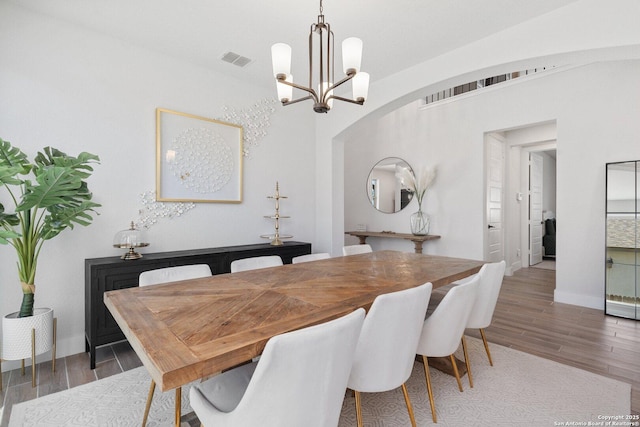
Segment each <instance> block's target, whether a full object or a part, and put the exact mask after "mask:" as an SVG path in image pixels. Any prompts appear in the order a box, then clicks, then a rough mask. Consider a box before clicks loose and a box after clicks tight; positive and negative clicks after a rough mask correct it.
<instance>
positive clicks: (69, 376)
mask: <svg viewBox="0 0 640 427" xmlns="http://www.w3.org/2000/svg"><path fill="white" fill-rule="evenodd" d="M554 288H555V271H553V270H544V269H539V268H528V269H522V270H519V271H518V272H516V274H515V275H513V276H511V277H505V279H504V282H503V285H502V290H501V292H500V297H499V299H498V304H497V306H496V311H495V314H494V319H493V324H492V325H491V326H490V327H489V328H487V330H486V333H487V338H488V340H489V341H490V342H493V343H496V344H500V345H504V346H506V347H510V348H513V349H515V350H520V351H524V352H526V353H530V354H534V355H536V356H540V357H544V358H546V359H551V360H554V361H556V362H559V363H564V364H566V365H571V366H575V367H577V368H580V369H584V370H587V371H591V372H594V373H596V374H600V375H603V376H606V377H610V378H614V379H617V380H620V381H624V382H627V383H630V384H631V387H632V390H631V412H632V413H633V414H640V322H637V321H633V320H628V319H621V318H617V317H611V316H605V315H604V314H603V312H602V311H600V310H594V309H589V308H584V307H577V306H572V305H567V304H560V303H554V302H553V290H554ZM446 290H447V288H441V289H438V290H435V291H434V295H433V297H432V301H433V302H437V301H438V300H439V299H440V298H441V297H442V295H444V293H445V292H446ZM467 333H468V334H469V335H470V336H475V337H478V338H479V336H480V334H479V333H477V332H476V331H468V332H467ZM96 360H97V363H96V369H95V370H93V371H92V370H90V369H89V355H88V354H87V353H81V354H76V355H73V356H67V357H64V358H60V359H58V360H57V361H56V365H57V366H56V373H55V374H52V373H51V362H44V363H41V364H39V365H38V366H37V376H38V380H39V381H38V382H39V385H38V386H37V387H36V388H32V387H31V370H30V369H27V370H26V374H25V376H21V375H20V370H14V371H9V372H4V373H3V374H2V375H3V386H4V388H3V391H2V392H0V398H2V399H3V400H4V402H5V408H4V416H3V419H2V422H1V423H0V426H1V427H6V426H8V424H9V417H10V414H11V407H12V405H13V404H15V403H19V402H24V401H27V400H30V399H34V398H36V397H40V396H44V395H47V394H50V393H55V392H57V391H61V390H65V389H67V388H71V387H75V386H77V385H81V384H85V383H88V382H92V381H96V380H99V379H101V378H106V377H108V376H111V375H114V374H117V373H120V372H123V371H127V370H129V369H133V368H136V367H138V366H141V363H140V360H139V359H138V357H137V356H136V354H135V353H134V351H133V350H132V349H131V347H130V346H129V344H128V343H126V342H121V343H117V344H114V345H111V346H105V347H102V348H100V349H98V352H97V354H96ZM523 368H526V367H523ZM142 410H143V408H141V411H142Z"/></svg>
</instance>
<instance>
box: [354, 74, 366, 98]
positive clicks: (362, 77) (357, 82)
mask: <svg viewBox="0 0 640 427" xmlns="http://www.w3.org/2000/svg"><path fill="white" fill-rule="evenodd" d="M351 87H352V89H353V99H355V100H356V101H359V100H360V99H362V101H366V100H367V96H368V95H369V73H365V72H360V73H358V74H356V75H355V76H354V77H353V79H352V80H351Z"/></svg>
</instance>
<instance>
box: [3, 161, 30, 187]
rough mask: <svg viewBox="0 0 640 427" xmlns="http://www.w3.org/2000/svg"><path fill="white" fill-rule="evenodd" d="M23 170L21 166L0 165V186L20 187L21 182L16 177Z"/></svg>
mask: <svg viewBox="0 0 640 427" xmlns="http://www.w3.org/2000/svg"><path fill="white" fill-rule="evenodd" d="M23 170H24V168H23V167H21V166H4V165H0V184H3V185H21V184H22V183H23V181H22V180H21V179H20V178H18V177H17V175H18V174H21V173H22V171H23Z"/></svg>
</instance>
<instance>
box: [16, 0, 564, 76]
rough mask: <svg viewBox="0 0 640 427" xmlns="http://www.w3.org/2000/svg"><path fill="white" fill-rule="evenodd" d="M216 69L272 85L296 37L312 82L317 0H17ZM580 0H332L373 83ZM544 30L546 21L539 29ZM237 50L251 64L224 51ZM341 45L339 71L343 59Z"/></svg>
mask: <svg viewBox="0 0 640 427" xmlns="http://www.w3.org/2000/svg"><path fill="white" fill-rule="evenodd" d="M12 1H13V2H14V3H15V4H17V5H20V6H23V7H26V8H28V9H31V10H33V11H36V12H40V13H43V14H46V15H50V16H53V17H56V18H59V19H61V20H64V21H67V22H70V23H73V24H77V25H80V26H83V27H87V28H90V29H91V30H93V31H96V32H99V33H102V34H105V35H109V36H112V37H115V38H117V39H120V40H122V41H124V42H125V43H131V44H133V45H137V46H140V47H143V48H146V49H150V50H153V51H156V52H160V53H163V54H166V55H170V56H173V57H175V58H179V59H181V60H184V61H188V62H191V63H194V64H197V65H199V66H202V67H205V68H207V69H210V70H212V71H214V72H216V73H222V74H226V75H231V76H235V77H236V78H238V79H241V80H250V81H252V82H254V83H257V84H259V85H263V86H271V87H273V86H274V85H273V83H274V79H273V75H272V71H271V56H270V55H271V52H270V48H271V45H272V44H273V43H276V42H284V43H287V44H289V45H291V46H292V49H293V64H292V73H293V75H294V78H295V81H306V79H307V77H306V76H307V73H308V65H307V64H308V57H307V44H308V32H309V27H310V25H311V24H312V23H314V22H316V20H317V15H318V14H319V2H318V1H317V0H313V1H312V0H296V1H294V0H289V1H285V0H273V1H271V2H263V1H256V0H233V1H224V2H222V1H214V0H135V1H131V0H109V1H98V0H12ZM574 1H576V0H536V1H531V0H482V1H474V0H467V1H463V0H447V1H442V0H437V1H436V0H394V1H386V2H383V1H380V0H340V1H339V0H326V1H324V15H325V21H326V22H328V23H330V24H331V28H332V30H333V32H334V34H335V41H336V49H337V50H338V51H339V46H340V45H339V44H340V43H341V42H342V40H343V39H345V38H347V37H351V36H356V37H360V38H361V39H362V40H363V42H364V53H363V60H362V70H363V71H367V72H369V74H370V75H371V81H372V83H373V82H375V80H376V79H381V78H383V77H386V76H389V75H391V74H393V73H395V72H398V71H400V70H402V69H405V68H408V67H411V66H412V65H416V64H418V63H421V62H424V61H426V60H429V59H430V58H434V57H436V56H439V55H441V54H443V53H445V52H448V51H451V50H453V49H456V48H458V47H461V46H464V45H465V44H468V43H470V42H472V41H474V40H477V39H481V38H484V37H486V36H488V35H491V34H494V33H496V32H499V31H501V30H504V29H506V28H509V27H511V26H514V25H517V24H519V23H521V22H524V21H527V20H530V19H532V18H535V17H536V16H539V15H542V14H545V13H548V12H550V11H552V10H554V9H557V8H560V7H563V6H565V5H567V4H569V3H572V2H574ZM541 31H543V29H541ZM228 51H232V52H235V53H238V54H240V55H242V56H245V57H248V58H250V59H251V60H252V62H251V63H250V64H249V65H247V66H246V67H244V68H239V67H237V66H235V65H232V64H229V63H226V62H223V61H222V60H221V59H220V58H221V57H222V55H223V54H224V53H225V52H228ZM338 57H339V55H338V54H336V73H338V71H339V70H341V66H340V65H341V59H339V58H338Z"/></svg>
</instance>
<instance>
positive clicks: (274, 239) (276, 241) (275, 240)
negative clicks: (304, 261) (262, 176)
mask: <svg viewBox="0 0 640 427" xmlns="http://www.w3.org/2000/svg"><path fill="white" fill-rule="evenodd" d="M267 198H268V199H275V201H276V213H275V214H274V215H265V218H269V219H274V220H275V229H276V231H275V233H274V234H263V235H261V236H260V237H262V238H264V239H271V244H272V245H273V246H281V245H282V244H283V243H282V240H281V239H291V238H292V237H293V236H291V235H288V234H287V235H284V234H280V219H281V218H290V217H288V216H282V215H280V199H286V198H287V196H281V195H280V188H279V186H278V182H277V181H276V194H275V195H273V196H267Z"/></svg>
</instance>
